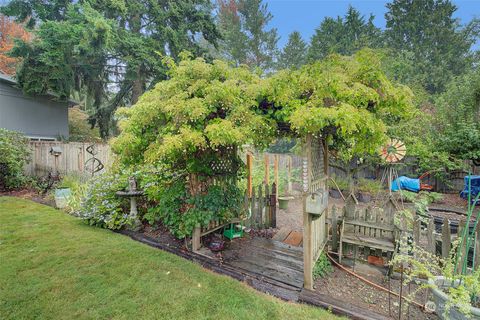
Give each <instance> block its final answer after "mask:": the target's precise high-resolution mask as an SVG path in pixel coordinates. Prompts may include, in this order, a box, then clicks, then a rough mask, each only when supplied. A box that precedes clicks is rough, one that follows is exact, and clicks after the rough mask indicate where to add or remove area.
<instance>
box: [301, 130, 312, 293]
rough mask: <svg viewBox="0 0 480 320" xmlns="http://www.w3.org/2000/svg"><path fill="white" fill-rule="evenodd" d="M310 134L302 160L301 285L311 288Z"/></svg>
mask: <svg viewBox="0 0 480 320" xmlns="http://www.w3.org/2000/svg"><path fill="white" fill-rule="evenodd" d="M311 142H312V136H311V135H308V136H307V140H306V159H305V160H304V161H303V168H302V170H303V199H302V200H303V286H304V287H305V288H306V289H310V290H313V247H312V236H313V228H312V227H313V226H312V215H311V214H309V213H308V212H307V197H309V196H310V195H309V194H308V192H309V189H310V186H311V181H310V179H311V173H312V163H311V162H312V154H311V152H312V148H311V146H312V143H311Z"/></svg>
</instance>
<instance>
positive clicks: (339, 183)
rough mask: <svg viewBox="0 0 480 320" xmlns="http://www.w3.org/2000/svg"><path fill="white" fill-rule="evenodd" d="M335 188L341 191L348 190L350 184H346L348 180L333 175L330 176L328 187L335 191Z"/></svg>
mask: <svg viewBox="0 0 480 320" xmlns="http://www.w3.org/2000/svg"><path fill="white" fill-rule="evenodd" d="M332 180H333V181H332ZM334 181H335V183H336V185H335V183H334ZM337 186H338V188H339V189H340V190H342V191H345V190H349V189H350V187H349V186H350V183H349V182H348V180H347V179H346V178H342V177H338V176H336V175H335V174H333V175H332V176H331V179H328V187H329V188H333V189H335V190H336V189H337Z"/></svg>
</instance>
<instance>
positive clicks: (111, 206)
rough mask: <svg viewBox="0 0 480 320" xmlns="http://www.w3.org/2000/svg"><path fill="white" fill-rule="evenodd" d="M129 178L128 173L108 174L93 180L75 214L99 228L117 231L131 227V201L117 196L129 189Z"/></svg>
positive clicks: (88, 185) (88, 184) (89, 183)
mask: <svg viewBox="0 0 480 320" xmlns="http://www.w3.org/2000/svg"><path fill="white" fill-rule="evenodd" d="M128 177H129V175H128V174H126V173H121V174H120V173H108V172H107V173H104V174H102V175H99V176H97V177H94V178H92V179H91V180H90V181H89V182H88V183H87V186H86V188H85V190H84V191H83V192H85V195H84V197H83V199H82V200H81V203H80V206H79V209H78V211H77V212H75V213H76V214H77V215H78V216H80V217H81V218H82V219H84V220H85V221H86V222H88V224H90V225H93V226H97V227H102V228H108V229H114V230H115V229H121V228H122V227H124V226H128V225H130V224H131V223H132V221H131V219H130V217H129V215H128V208H129V199H127V198H120V197H118V196H117V195H115V193H116V192H117V191H120V190H125V189H126V188H127V186H128Z"/></svg>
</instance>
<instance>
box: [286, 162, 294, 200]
mask: <svg viewBox="0 0 480 320" xmlns="http://www.w3.org/2000/svg"><path fill="white" fill-rule="evenodd" d="M292 162H293V160H292V156H288V157H287V194H289V195H291V194H292V192H293V184H292V165H293V164H292Z"/></svg>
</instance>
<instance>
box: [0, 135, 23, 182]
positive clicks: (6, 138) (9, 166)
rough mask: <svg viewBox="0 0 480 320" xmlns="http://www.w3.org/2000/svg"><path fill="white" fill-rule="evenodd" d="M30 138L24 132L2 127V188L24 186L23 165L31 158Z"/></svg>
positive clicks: (0, 144)
mask: <svg viewBox="0 0 480 320" xmlns="http://www.w3.org/2000/svg"><path fill="white" fill-rule="evenodd" d="M29 155H30V150H29V148H28V138H27V137H25V136H24V135H23V134H21V133H18V132H15V131H10V130H7V129H2V128H0V189H2V188H5V189H14V188H19V187H21V186H23V185H24V184H25V182H26V180H27V179H26V177H25V175H24V174H23V167H24V166H25V164H26V163H27V162H28V160H29Z"/></svg>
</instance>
